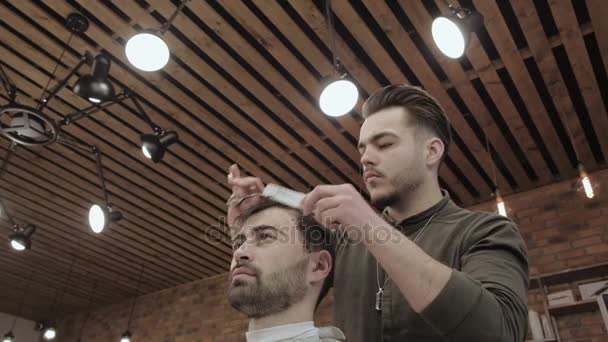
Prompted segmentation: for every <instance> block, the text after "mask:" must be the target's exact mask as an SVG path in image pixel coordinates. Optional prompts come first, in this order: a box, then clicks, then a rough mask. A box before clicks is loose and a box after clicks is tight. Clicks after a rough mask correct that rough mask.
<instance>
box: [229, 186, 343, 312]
mask: <svg viewBox="0 0 608 342" xmlns="http://www.w3.org/2000/svg"><path fill="white" fill-rule="evenodd" d="M269 208H283V209H288V210H291V211H292V212H293V213H295V214H296V217H295V219H296V222H297V229H298V231H299V232H301V233H302V237H303V239H304V250H305V251H307V252H310V253H312V252H320V251H327V252H328V253H329V254H330V255H331V271H330V272H329V274H328V275H327V278H325V281H324V282H323V286H322V287H321V292H320V293H319V298H318V299H317V303H316V305H315V309H316V308H317V307H318V306H319V303H321V301H322V300H323V298H325V296H326V295H327V293H328V292H329V289H330V288H331V287H332V286H333V284H334V268H335V259H336V236H335V235H334V234H333V233H332V231H331V230H330V229H328V228H327V227H325V226H324V225H322V224H321V223H319V222H318V221H317V220H315V218H314V217H313V216H312V215H303V214H302V211H301V210H299V209H294V208H291V207H288V206H285V205H283V204H281V203H278V202H275V201H273V200H270V199H268V198H261V199H260V201H259V202H257V203H256V204H254V205H253V206H251V207H249V208H247V209H246V210H245V211H243V212H242V213H241V215H239V216H238V217H237V218H236V224H237V225H241V224H242V223H243V222H245V221H246V220H247V219H248V218H250V217H251V216H253V215H254V214H257V213H259V212H261V211H263V210H266V209H269Z"/></svg>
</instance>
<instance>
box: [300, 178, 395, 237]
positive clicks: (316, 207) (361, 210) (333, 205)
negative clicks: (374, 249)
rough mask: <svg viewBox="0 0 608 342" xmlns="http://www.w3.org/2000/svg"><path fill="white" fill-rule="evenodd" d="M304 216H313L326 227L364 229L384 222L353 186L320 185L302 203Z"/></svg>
mask: <svg viewBox="0 0 608 342" xmlns="http://www.w3.org/2000/svg"><path fill="white" fill-rule="evenodd" d="M302 210H303V212H304V215H308V214H313V215H314V217H315V219H316V220H317V221H318V222H319V223H321V224H325V225H331V224H338V225H339V226H340V227H341V228H357V229H363V228H364V227H365V226H366V225H367V226H368V227H369V226H370V225H375V224H378V223H379V222H383V220H382V218H381V217H380V216H379V215H378V214H377V213H376V211H375V210H374V209H373V208H372V207H371V206H370V205H369V204H368V203H367V201H365V198H363V196H361V194H360V193H359V192H358V191H357V189H355V187H354V186H352V185H351V184H342V185H319V186H317V187H315V188H314V190H313V191H311V192H310V193H308V194H307V195H306V197H305V198H304V201H303V202H302Z"/></svg>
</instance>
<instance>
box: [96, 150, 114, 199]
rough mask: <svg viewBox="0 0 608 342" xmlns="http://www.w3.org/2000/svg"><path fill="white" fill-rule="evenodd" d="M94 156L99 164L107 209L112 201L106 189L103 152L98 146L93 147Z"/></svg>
mask: <svg viewBox="0 0 608 342" xmlns="http://www.w3.org/2000/svg"><path fill="white" fill-rule="evenodd" d="M92 149H93V154H94V155H95V161H96V163H97V177H98V178H99V183H100V185H101V191H102V192H103V200H104V203H105V205H106V208H108V207H110V201H109V200H108V190H107V189H106V179H105V177H104V176H103V165H102V164H101V152H100V151H99V149H98V148H97V146H93V147H92Z"/></svg>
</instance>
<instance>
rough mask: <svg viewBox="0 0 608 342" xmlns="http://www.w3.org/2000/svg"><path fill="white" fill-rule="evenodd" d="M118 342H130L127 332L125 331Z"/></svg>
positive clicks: (129, 335) (129, 334)
mask: <svg viewBox="0 0 608 342" xmlns="http://www.w3.org/2000/svg"><path fill="white" fill-rule="evenodd" d="M120 342H131V333H130V332H129V331H125V333H124V334H122V336H121V337H120Z"/></svg>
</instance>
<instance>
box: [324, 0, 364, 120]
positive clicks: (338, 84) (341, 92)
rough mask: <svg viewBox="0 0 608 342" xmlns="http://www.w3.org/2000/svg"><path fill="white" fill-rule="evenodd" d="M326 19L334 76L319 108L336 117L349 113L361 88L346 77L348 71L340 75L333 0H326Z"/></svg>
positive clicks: (329, 79) (329, 81)
mask: <svg viewBox="0 0 608 342" xmlns="http://www.w3.org/2000/svg"><path fill="white" fill-rule="evenodd" d="M325 19H326V21H327V32H328V33H329V45H330V47H329V49H330V52H331V59H332V67H333V70H332V72H333V76H329V77H328V78H327V80H328V81H326V86H325V88H324V89H323V91H321V95H320V96H319V108H321V111H323V113H325V114H326V115H328V116H332V117H336V116H341V115H344V114H347V113H348V112H350V111H351V110H353V108H355V105H356V104H357V101H358V100H359V90H358V89H357V86H355V84H354V83H353V82H351V81H349V80H347V79H345V76H346V73H343V74H342V76H341V77H338V76H337V75H339V73H341V71H342V69H343V68H342V65H340V61H339V59H338V57H337V54H336V37H335V35H336V32H335V29H334V24H333V11H332V10H331V0H325Z"/></svg>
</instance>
